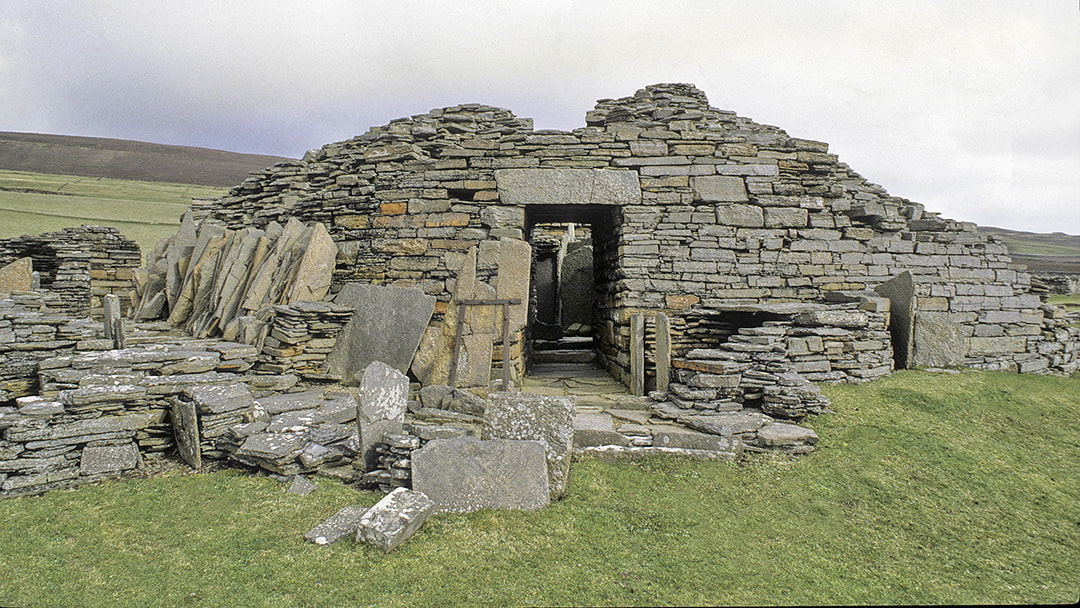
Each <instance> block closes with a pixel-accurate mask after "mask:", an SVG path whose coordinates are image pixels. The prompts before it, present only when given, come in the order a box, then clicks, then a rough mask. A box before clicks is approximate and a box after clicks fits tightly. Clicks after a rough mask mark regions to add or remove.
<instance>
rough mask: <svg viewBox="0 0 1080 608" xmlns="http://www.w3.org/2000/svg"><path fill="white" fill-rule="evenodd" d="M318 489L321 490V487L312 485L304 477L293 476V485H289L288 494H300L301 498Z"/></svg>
mask: <svg viewBox="0 0 1080 608" xmlns="http://www.w3.org/2000/svg"><path fill="white" fill-rule="evenodd" d="M317 489H319V486H317V485H315V484H313V483H311V481H310V480H308V479H307V478H305V477H304V476H303V475H293V479H292V483H290V484H289V489H288V490H287V492H288V493H289V494H299V495H300V496H306V495H308V494H311V493H312V492H314V491H315V490H317Z"/></svg>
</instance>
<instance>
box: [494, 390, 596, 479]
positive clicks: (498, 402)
mask: <svg viewBox="0 0 1080 608" xmlns="http://www.w3.org/2000/svg"><path fill="white" fill-rule="evenodd" d="M487 401H488V404H487V409H486V410H485V411H484V436H483V437H484V439H528V440H534V441H542V442H544V444H545V446H546V448H545V452H546V456H547V463H548V489H549V490H550V491H551V499H552V500H558V499H559V498H562V496H563V494H564V493H565V492H566V483H567V480H568V479H569V478H570V458H571V455H572V453H573V449H574V403H575V399H574V397H555V396H549V395H535V394H530V393H507V392H499V393H492V394H491V395H490V396H489V397H488V400H487Z"/></svg>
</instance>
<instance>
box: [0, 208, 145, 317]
mask: <svg viewBox="0 0 1080 608" xmlns="http://www.w3.org/2000/svg"><path fill="white" fill-rule="evenodd" d="M22 257H30V258H32V259H33V270H34V272H36V273H37V274H38V282H39V284H40V287H41V288H42V289H45V290H47V291H49V292H50V293H53V294H56V295H59V296H61V297H60V298H59V300H58V301H57V302H56V303H55V304H54V306H53V307H54V308H56V309H58V310H63V311H66V312H71V313H88V312H89V313H91V314H95V315H97V314H100V313H101V310H102V297H103V296H104V295H105V294H116V295H117V296H119V297H120V303H121V309H122V310H123V311H124V312H125V313H126V312H127V311H128V310H130V308H131V300H130V291H131V278H132V272H133V271H134V270H135V269H136V268H138V267H139V264H140V262H141V259H142V258H141V253H140V251H139V245H138V244H137V243H135V241H132V240H130V239H127V238H125V237H124V236H123V235H122V234H120V232H119V231H118V230H116V229H115V228H111V227H103V226H78V227H74V228H65V229H63V230H58V231H56V232H46V233H44V234H38V235H33V236H29V235H26V236H20V237H15V238H10V239H0V267H3V266H4V265H5V264H8V263H11V262H13V261H15V260H16V259H19V258H22Z"/></svg>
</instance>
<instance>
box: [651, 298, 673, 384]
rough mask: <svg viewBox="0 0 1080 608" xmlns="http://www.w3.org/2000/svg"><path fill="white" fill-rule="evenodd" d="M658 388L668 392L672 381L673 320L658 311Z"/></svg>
mask: <svg viewBox="0 0 1080 608" xmlns="http://www.w3.org/2000/svg"><path fill="white" fill-rule="evenodd" d="M654 356H655V357H656V390H658V391H661V392H667V390H668V385H669V384H670V382H671V322H670V321H668V317H667V315H666V314H664V313H662V312H658V313H656V354H655V355H654Z"/></svg>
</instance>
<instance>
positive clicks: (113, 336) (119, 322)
mask: <svg viewBox="0 0 1080 608" xmlns="http://www.w3.org/2000/svg"><path fill="white" fill-rule="evenodd" d="M104 308H105V339H106V340H112V343H113V348H124V319H123V318H122V317H121V316H120V296H118V295H116V294H114V293H107V294H105V298H104Z"/></svg>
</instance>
